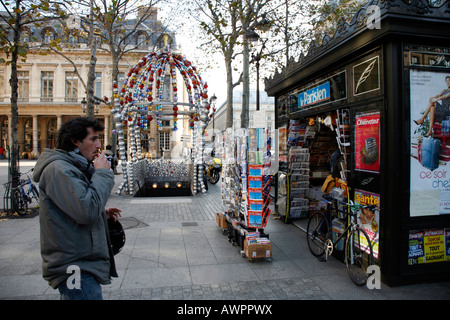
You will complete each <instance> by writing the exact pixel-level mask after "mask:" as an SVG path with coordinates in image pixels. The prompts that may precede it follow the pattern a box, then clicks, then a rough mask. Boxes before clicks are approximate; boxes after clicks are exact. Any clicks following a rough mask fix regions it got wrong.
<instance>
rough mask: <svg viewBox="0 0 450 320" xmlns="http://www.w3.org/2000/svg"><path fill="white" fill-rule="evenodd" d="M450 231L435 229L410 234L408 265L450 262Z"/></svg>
mask: <svg viewBox="0 0 450 320" xmlns="http://www.w3.org/2000/svg"><path fill="white" fill-rule="evenodd" d="M449 242H450V229H433V230H424V231H419V232H412V233H410V234H409V251H408V264H409V265H413V264H423V263H433V262H443V261H450V243H449Z"/></svg>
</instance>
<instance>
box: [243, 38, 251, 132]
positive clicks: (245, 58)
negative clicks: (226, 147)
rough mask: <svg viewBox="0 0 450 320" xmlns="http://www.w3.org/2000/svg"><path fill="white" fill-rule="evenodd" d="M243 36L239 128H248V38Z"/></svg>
mask: <svg viewBox="0 0 450 320" xmlns="http://www.w3.org/2000/svg"><path fill="white" fill-rule="evenodd" d="M243 37H244V41H243V42H244V50H243V63H242V67H243V70H242V74H243V77H242V111H241V128H248V119H249V115H248V112H249V95H250V78H249V67H250V63H249V55H250V53H249V48H248V39H247V37H246V35H245V34H244V35H243Z"/></svg>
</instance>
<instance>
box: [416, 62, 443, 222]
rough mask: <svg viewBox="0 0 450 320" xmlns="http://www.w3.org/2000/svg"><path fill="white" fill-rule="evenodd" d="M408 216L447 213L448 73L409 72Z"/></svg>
mask: <svg viewBox="0 0 450 320" xmlns="http://www.w3.org/2000/svg"><path fill="white" fill-rule="evenodd" d="M409 80H410V92H411V93H410V98H411V157H410V163H411V171H410V178H411V184H410V194H411V196H410V216H411V217H419V216H433V215H444V214H450V109H449V107H450V72H442V71H422V70H414V69H412V70H410V79H409Z"/></svg>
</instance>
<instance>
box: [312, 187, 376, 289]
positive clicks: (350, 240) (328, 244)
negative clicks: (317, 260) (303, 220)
mask: <svg viewBox="0 0 450 320" xmlns="http://www.w3.org/2000/svg"><path fill="white" fill-rule="evenodd" d="M323 197H324V199H325V200H326V201H327V212H326V213H323V212H322V211H316V212H315V213H313V215H311V217H310V218H309V221H308V226H307V233H306V234H307V242H308V247H309V250H310V251H311V253H312V254H313V255H314V256H316V257H321V256H323V255H324V254H325V260H326V259H327V258H328V256H329V255H331V254H332V253H333V249H334V248H335V247H336V245H337V243H338V242H339V241H340V240H341V239H343V238H345V247H344V260H345V264H346V267H347V271H348V274H349V276H350V279H351V280H352V281H353V282H354V283H355V284H356V285H358V286H363V285H364V284H366V282H367V279H368V277H369V275H368V273H367V268H368V267H369V266H371V265H372V264H373V249H372V243H371V241H370V238H369V236H368V235H367V233H366V231H364V229H362V228H360V227H359V226H358V224H357V212H358V211H359V210H361V209H363V208H368V209H369V210H373V209H375V207H376V206H374V205H367V206H363V205H360V204H355V203H353V202H352V201H351V200H350V203H346V202H343V201H340V200H337V199H334V198H331V197H329V196H326V195H324V196H323ZM333 218H334V219H336V218H338V219H341V220H344V221H345V219H347V220H348V221H347V227H346V228H345V230H344V231H343V232H342V234H341V235H340V236H339V237H337V238H336V239H335V240H334V241H333V239H332V238H333V237H332V229H331V227H330V225H331V221H332V219H333ZM348 218H350V219H348Z"/></svg>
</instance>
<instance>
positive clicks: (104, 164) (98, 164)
mask: <svg viewBox="0 0 450 320" xmlns="http://www.w3.org/2000/svg"><path fill="white" fill-rule="evenodd" d="M93 164H94V169H95V170H97V169H110V168H111V163H109V161H108V159H107V158H106V156H105V150H103V151H102V153H101V154H100V155H99V156H98V157H96V158H95V159H94V162H93Z"/></svg>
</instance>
